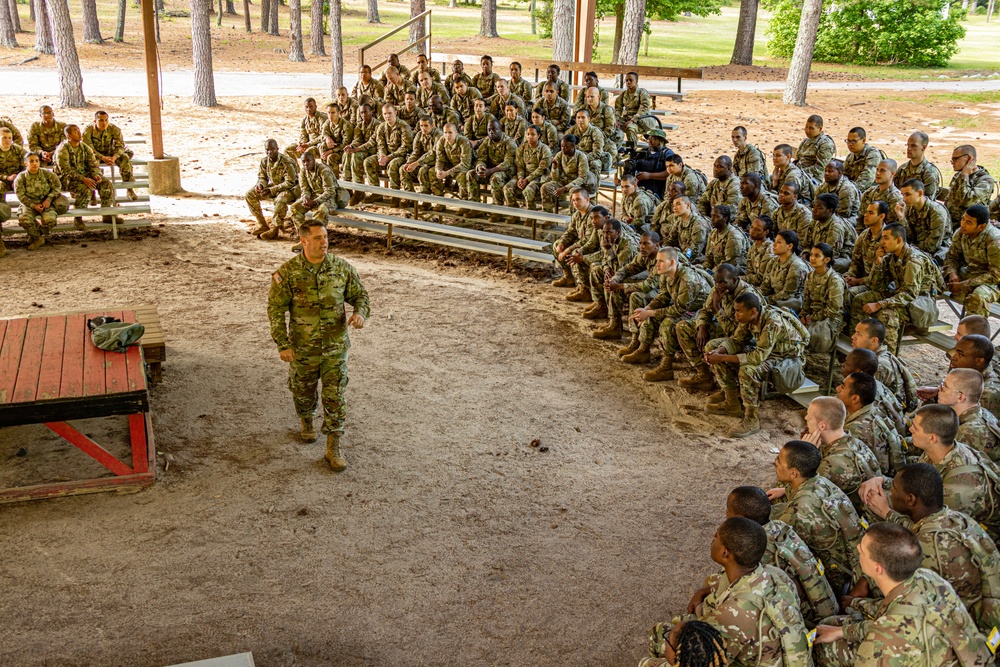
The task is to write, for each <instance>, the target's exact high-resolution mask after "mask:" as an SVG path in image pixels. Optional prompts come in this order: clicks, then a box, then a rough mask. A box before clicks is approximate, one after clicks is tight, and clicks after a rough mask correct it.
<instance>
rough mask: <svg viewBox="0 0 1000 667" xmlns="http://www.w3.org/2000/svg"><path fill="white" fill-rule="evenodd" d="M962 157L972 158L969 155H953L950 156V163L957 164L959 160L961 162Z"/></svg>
mask: <svg viewBox="0 0 1000 667" xmlns="http://www.w3.org/2000/svg"><path fill="white" fill-rule="evenodd" d="M964 157H972V156H971V155H965V154H964V153H963V154H962V155H954V156H952V158H951V161H952V162H958V161H959V160H961V159H962V158H964Z"/></svg>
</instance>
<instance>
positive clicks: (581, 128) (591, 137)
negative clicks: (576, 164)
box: [566, 109, 652, 213]
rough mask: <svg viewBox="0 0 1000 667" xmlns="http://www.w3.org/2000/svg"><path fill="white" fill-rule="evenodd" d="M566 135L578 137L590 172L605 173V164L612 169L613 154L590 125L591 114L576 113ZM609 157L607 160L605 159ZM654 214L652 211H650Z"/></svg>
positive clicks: (601, 135)
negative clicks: (606, 148) (605, 148)
mask: <svg viewBox="0 0 1000 667" xmlns="http://www.w3.org/2000/svg"><path fill="white" fill-rule="evenodd" d="M566 134H572V135H575V136H576V139H577V141H576V150H578V151H580V152H581V153H583V154H584V155H586V156H587V160H589V161H590V171H591V172H593V173H594V174H600V173H601V172H602V171H604V167H605V163H607V168H608V169H610V168H611V154H610V153H606V152H605V150H604V135H603V134H602V133H601V131H600V130H598V129H597V128H596V127H594V126H593V125H591V124H590V112H589V111H587V110H586V109H580V110H579V111H577V112H576V123H574V124H573V125H572V126H570V127H569V129H567V130H566ZM605 157H607V159H605ZM650 213H652V210H650Z"/></svg>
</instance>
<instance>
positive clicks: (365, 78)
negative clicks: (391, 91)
mask: <svg viewBox="0 0 1000 667" xmlns="http://www.w3.org/2000/svg"><path fill="white" fill-rule="evenodd" d="M358 74H359V76H358V82H357V83H356V84H354V89H353V90H352V91H351V97H353V98H354V99H356V100H357V101H358V104H361V97H362V96H363V95H367V96H368V97H370V98H371V100H372V101H373V102H375V101H378V102H381V101H382V99H383V92H384V89H383V87H382V84H381V83H379V82H378V80H376V79H374V78H372V68H371V67H370V66H368V65H362V66H361V68H360V69H359V70H358Z"/></svg>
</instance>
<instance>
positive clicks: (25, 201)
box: [14, 153, 69, 250]
mask: <svg viewBox="0 0 1000 667" xmlns="http://www.w3.org/2000/svg"><path fill="white" fill-rule="evenodd" d="M24 165H25V167H26V169H25V170H24V171H22V172H21V173H20V174H18V175H17V178H15V179H14V192H15V193H16V194H17V200H18V201H19V202H21V209H20V210H19V211H18V218H17V222H18V224H20V225H21V227H23V228H24V231H26V232H28V250H36V249H38V248H40V247H41V246H42V245H44V244H45V236H46V235H47V234H48V233H49V230H50V229H52V228H53V227H55V226H56V220H57V218H58V216H59V215H61V214H63V213H65V212H66V211H68V210H69V200H68V199H66V197H64V196H63V194H62V183H60V182H59V177H58V176H56V175H55V174H53V173H52V172H51V171H49V170H48V169H42V168H41V160H40V159H39V158H38V155H36V154H35V153H28V154H27V155H26V156H25V157H24ZM39 218H41V224H40V225H39V223H38V219H39Z"/></svg>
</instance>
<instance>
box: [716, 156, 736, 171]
mask: <svg viewBox="0 0 1000 667" xmlns="http://www.w3.org/2000/svg"><path fill="white" fill-rule="evenodd" d="M716 159H717V160H718V161H719V164H721V165H722V166H724V167H725V168H726V169H730V168H732V166H733V159H732V158H731V157H729V156H728V155H720V156H719V157H717V158H716Z"/></svg>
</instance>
